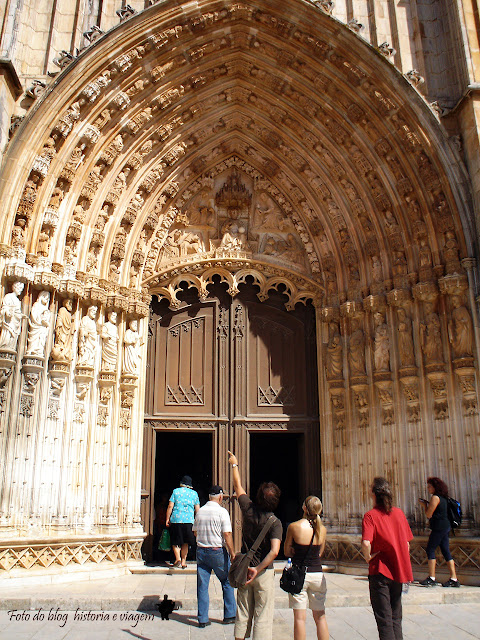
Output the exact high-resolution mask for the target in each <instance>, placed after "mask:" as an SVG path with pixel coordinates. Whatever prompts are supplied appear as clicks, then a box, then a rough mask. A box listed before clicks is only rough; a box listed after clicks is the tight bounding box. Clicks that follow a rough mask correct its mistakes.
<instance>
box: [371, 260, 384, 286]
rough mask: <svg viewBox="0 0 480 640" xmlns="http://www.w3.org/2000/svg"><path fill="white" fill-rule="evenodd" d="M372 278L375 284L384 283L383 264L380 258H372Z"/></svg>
mask: <svg viewBox="0 0 480 640" xmlns="http://www.w3.org/2000/svg"><path fill="white" fill-rule="evenodd" d="M372 276H373V281H374V282H382V280H383V270H382V263H381V262H380V258H379V257H378V256H372Z"/></svg>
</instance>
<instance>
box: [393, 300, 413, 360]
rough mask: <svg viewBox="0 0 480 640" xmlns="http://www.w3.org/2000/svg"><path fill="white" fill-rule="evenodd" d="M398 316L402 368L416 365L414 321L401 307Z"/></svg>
mask: <svg viewBox="0 0 480 640" xmlns="http://www.w3.org/2000/svg"><path fill="white" fill-rule="evenodd" d="M397 314H398V351H399V354H400V364H401V366H402V367H412V366H414V365H415V353H414V349H413V337H412V321H411V319H410V318H409V316H408V315H407V312H406V311H405V309H403V308H402V307H400V308H399V309H398V311H397Z"/></svg>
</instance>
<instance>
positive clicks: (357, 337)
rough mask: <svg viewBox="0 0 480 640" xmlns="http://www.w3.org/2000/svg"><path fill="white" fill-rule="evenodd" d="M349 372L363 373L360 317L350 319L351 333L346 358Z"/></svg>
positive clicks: (363, 340)
mask: <svg viewBox="0 0 480 640" xmlns="http://www.w3.org/2000/svg"><path fill="white" fill-rule="evenodd" d="M348 361H349V364H350V374H351V375H352V376H363V375H365V334H364V333H363V329H362V326H361V319H360V318H354V319H353V320H352V335H351V336H350V353H349V358H348Z"/></svg>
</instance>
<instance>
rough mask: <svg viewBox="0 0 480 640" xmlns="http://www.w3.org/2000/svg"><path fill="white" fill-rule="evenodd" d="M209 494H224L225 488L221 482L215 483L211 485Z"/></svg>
mask: <svg viewBox="0 0 480 640" xmlns="http://www.w3.org/2000/svg"><path fill="white" fill-rule="evenodd" d="M208 495H209V496H221V495H223V489H222V487H221V486H220V485H219V484H214V485H213V487H210V491H209V492H208Z"/></svg>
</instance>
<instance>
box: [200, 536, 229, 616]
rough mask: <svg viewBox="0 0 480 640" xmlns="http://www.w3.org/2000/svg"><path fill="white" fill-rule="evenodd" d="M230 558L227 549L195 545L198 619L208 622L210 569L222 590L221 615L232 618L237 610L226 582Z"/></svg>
mask: <svg viewBox="0 0 480 640" xmlns="http://www.w3.org/2000/svg"><path fill="white" fill-rule="evenodd" d="M229 568H230V558H229V557H228V553H227V550H226V549H225V548H222V549H212V548H209V547H197V600H198V621H199V622H208V607H209V597H208V585H209V583H210V575H211V573H212V571H213V572H214V574H215V575H216V576H217V578H218V579H219V580H220V584H221V585H222V590H223V617H224V618H234V617H235V614H236V612H237V606H236V604H235V592H234V590H233V587H231V586H230V583H229V582H228V570H229Z"/></svg>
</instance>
